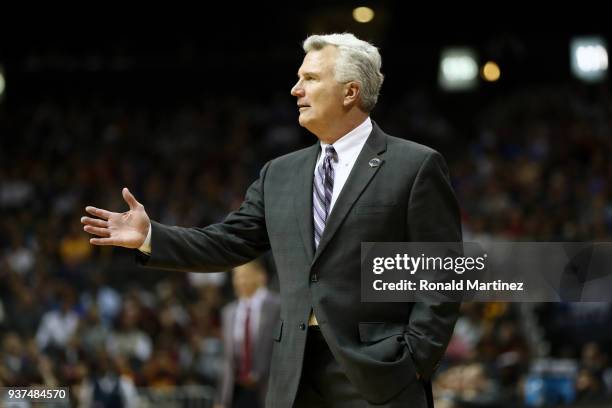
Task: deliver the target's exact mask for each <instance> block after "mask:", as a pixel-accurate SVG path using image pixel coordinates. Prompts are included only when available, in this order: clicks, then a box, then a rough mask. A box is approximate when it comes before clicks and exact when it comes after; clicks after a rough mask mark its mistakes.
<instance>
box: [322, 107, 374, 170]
mask: <svg viewBox="0 0 612 408" xmlns="http://www.w3.org/2000/svg"><path fill="white" fill-rule="evenodd" d="M371 132H372V121H371V120H370V117H369V116H368V117H367V118H365V120H364V121H363V122H361V124H360V125H359V126H357V127H356V128H355V129H353V130H351V131H350V132H348V133H347V134H346V135H344V136H342V137H341V138H340V139H338V140H336V142H335V143H334V144H333V145H332V146H334V150H336V153H337V154H338V159H340V160H341V159H342V156H343V155H344V154H346V153H347V152H350V151H351V150H352V149H354V148H356V147H358V146H362V145H363V144H364V143H365V141H366V140H367V138H368V136H370V133H371ZM327 146H329V144H327V143H323V142H321V150H322V151H323V152H324V151H325V148H326V147H327Z"/></svg>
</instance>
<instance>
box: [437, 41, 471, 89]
mask: <svg viewBox="0 0 612 408" xmlns="http://www.w3.org/2000/svg"><path fill="white" fill-rule="evenodd" d="M476 59H477V57H476V51H474V50H473V49H471V48H445V49H443V50H442V53H441V55H440V69H439V70H438V84H439V85H440V87H441V88H442V89H444V90H446V91H468V90H472V89H474V88H476V86H477V84H478V64H477V62H476Z"/></svg>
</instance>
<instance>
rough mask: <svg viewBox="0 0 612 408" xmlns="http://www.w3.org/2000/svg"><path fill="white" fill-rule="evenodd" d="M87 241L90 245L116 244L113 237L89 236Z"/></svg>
mask: <svg viewBox="0 0 612 408" xmlns="http://www.w3.org/2000/svg"><path fill="white" fill-rule="evenodd" d="M89 243H90V244H92V245H101V246H105V245H116V242H115V239H114V238H91V239H90V240H89Z"/></svg>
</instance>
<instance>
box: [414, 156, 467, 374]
mask: <svg viewBox="0 0 612 408" xmlns="http://www.w3.org/2000/svg"><path fill="white" fill-rule="evenodd" d="M407 219H408V231H409V234H410V241H412V242H459V241H461V220H460V213H459V205H458V203H457V199H456V198H455V194H454V192H453V189H452V187H451V184H450V180H449V176H448V170H447V167H446V163H445V161H444V159H443V158H442V156H441V155H440V154H439V153H437V152H432V153H431V154H430V155H428V156H427V157H426V158H425V160H424V161H423V164H422V165H421V168H420V169H419V172H418V173H417V176H416V179H415V181H414V184H413V187H412V191H411V193H410V198H409V203H408V217H407ZM459 306H460V303H451V302H434V301H425V302H419V303H415V304H414V307H413V310H412V313H411V315H410V324H409V326H408V327H409V331H408V333H407V335H408V341H409V342H410V346H411V351H412V357H413V360H414V363H415V365H416V368H417V371H418V373H419V374H420V375H421V376H423V377H424V378H429V377H431V375H432V373H433V372H434V370H435V369H436V367H437V365H438V363H439V361H440V360H441V358H442V356H443V354H444V351H445V350H446V347H447V345H448V342H449V341H450V338H451V335H452V333H453V329H454V326H455V322H456V320H457V318H458V316H459Z"/></svg>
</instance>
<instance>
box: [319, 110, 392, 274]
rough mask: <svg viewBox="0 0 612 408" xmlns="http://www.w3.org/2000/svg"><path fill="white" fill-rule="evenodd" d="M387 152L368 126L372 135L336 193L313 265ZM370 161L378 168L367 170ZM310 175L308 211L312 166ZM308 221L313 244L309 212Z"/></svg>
mask: <svg viewBox="0 0 612 408" xmlns="http://www.w3.org/2000/svg"><path fill="white" fill-rule="evenodd" d="M386 148H387V141H386V138H385V134H384V133H383V132H382V131H381V130H380V128H379V127H378V126H377V125H376V123H374V122H372V133H370V136H369V137H368V140H367V141H366V143H365V145H364V146H363V149H362V150H361V152H360V153H359V156H358V157H357V161H356V162H355V165H354V166H353V169H352V170H351V173H350V175H349V177H348V179H347V180H346V183H345V184H344V187H343V188H342V191H341V192H340V196H339V197H338V199H337V200H336V203H335V204H334V208H333V209H332V212H331V214H330V216H329V218H328V220H327V223H326V225H325V230H324V231H323V236H322V237H321V241H320V242H319V247H318V248H317V251H316V252H315V254H314V258H313V260H312V263H313V264H314V263H315V262H316V261H317V259H318V258H319V256H321V253H322V252H323V251H324V250H325V247H326V246H327V244H328V243H329V242H330V241H331V239H332V238H333V236H334V234H335V233H336V231H337V230H338V228H339V227H340V225H341V224H342V222H343V221H344V219H345V218H346V216H347V214H348V213H349V211H350V209H351V208H352V207H353V204H355V202H356V201H357V199H358V198H359V196H360V195H361V193H362V192H363V190H364V189H365V188H366V186H367V185H368V183H369V182H370V180H371V179H372V177H374V175H375V174H376V173H377V172H378V169H380V167H381V166H382V165H383V162H384V160H383V159H382V158H381V157H378V155H379V154H380V153H382V152H384V151H385V150H386ZM373 158H378V159H379V161H378V162H377V164H378V165H375V166H371V165H370V161H371V160H372V159H373ZM311 170H312V171H311V172H310V190H309V191H310V200H309V201H308V203H310V207H312V174H313V172H314V165H313V167H312V169H311ZM309 221H310V226H311V227H310V236H309V237H310V241H311V242H312V241H313V237H312V236H313V234H314V232H313V230H312V228H313V227H312V222H313V221H312V208H311V209H310V211H309Z"/></svg>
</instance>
